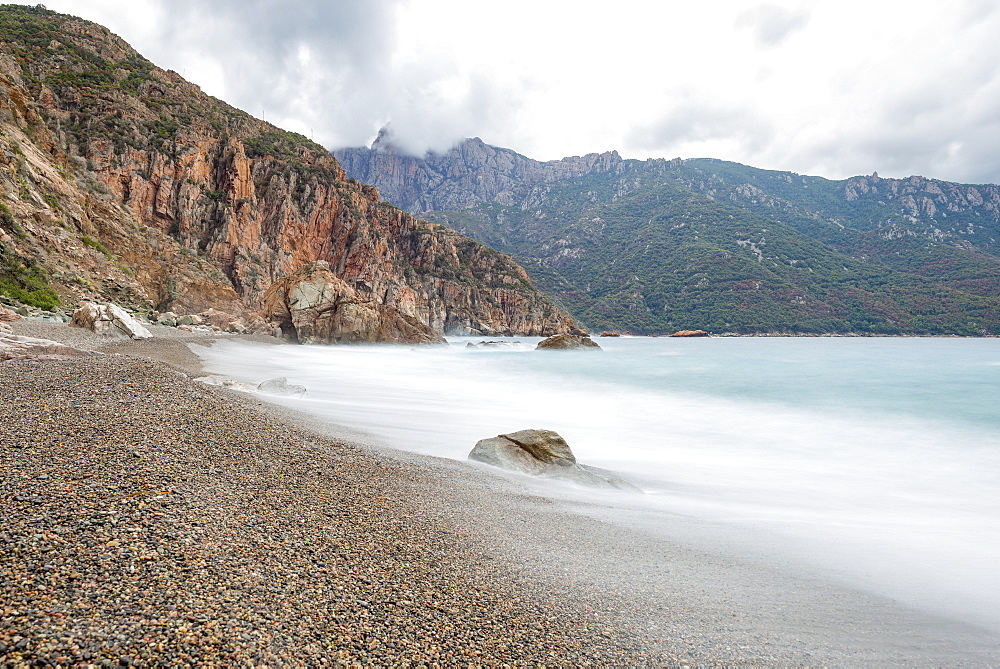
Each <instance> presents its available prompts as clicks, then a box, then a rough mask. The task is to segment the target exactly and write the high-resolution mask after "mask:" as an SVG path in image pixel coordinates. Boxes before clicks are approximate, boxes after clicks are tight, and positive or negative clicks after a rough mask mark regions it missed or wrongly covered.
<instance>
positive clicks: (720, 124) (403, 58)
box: [24, 0, 1000, 183]
mask: <svg viewBox="0 0 1000 669" xmlns="http://www.w3.org/2000/svg"><path fill="white" fill-rule="evenodd" d="M24 4H34V3H24ZM45 4H46V6H47V7H48V8H49V9H54V10H56V11H60V12H66V13H70V14H75V15H78V16H82V17H83V18H86V19H89V20H92V21H96V22H98V23H101V24H104V25H106V26H108V27H109V28H110V29H111V30H112V31H114V32H116V33H117V34H119V35H121V36H122V37H123V38H125V39H126V40H127V41H128V42H130V43H131V44H132V45H133V46H134V47H135V48H136V49H137V50H138V51H139V52H140V53H142V54H143V55H144V56H146V57H147V58H149V59H150V60H152V61H154V62H155V63H156V64H158V65H160V66H161V67H164V68H169V69H174V70H176V71H178V72H180V73H182V74H183V75H184V76H185V77H186V78H187V79H189V80H191V81H193V82H194V83H197V84H199V85H200V86H201V87H202V88H203V89H204V90H205V91H206V92H208V93H210V94H212V95H215V96H216V97H219V98H222V99H225V100H226V101H227V102H229V103H231V104H233V105H235V106H237V107H240V108H242V109H244V110H246V111H248V112H250V113H252V114H254V115H255V116H261V115H263V116H264V117H265V118H266V119H267V120H268V121H271V122H272V123H275V124H276V125H279V126H281V127H285V128H288V129H291V130H295V131H298V132H301V133H303V134H305V135H308V136H312V137H313V138H314V139H315V140H316V141H318V142H321V143H322V144H324V145H325V146H328V147H330V148H336V147H341V146H354V145H362V144H369V143H371V141H372V140H373V139H374V137H375V134H376V133H377V131H378V129H379V127H381V126H382V125H383V124H385V123H387V122H389V121H391V122H392V127H393V130H394V132H395V134H396V136H397V139H398V140H399V141H401V142H402V143H403V144H404V145H405V146H406V147H407V148H408V149H410V150H411V151H413V152H418V153H419V152H422V151H424V150H426V149H429V148H431V149H439V150H440V149H444V148H447V147H448V146H449V145H451V144H452V143H454V142H455V141H456V140H457V139H460V138H462V137H466V136H478V137H481V138H482V139H483V140H484V141H486V142H488V143H491V144H495V145H498V146H505V147H509V148H512V149H514V150H516V151H518V152H520V153H522V154H524V155H527V156H529V157H532V158H536V159H540V160H549V159H555V158H560V157H563V156H568V155H580V154H583V153H589V152H594V151H607V150H610V149H617V150H618V151H619V152H620V153H621V154H622V155H623V156H625V157H632V158H647V157H664V158H673V157H677V156H680V157H684V158H695V157H706V156H707V157H714V158H723V159H726V160H735V161H738V162H742V163H747V164H750V165H755V166H758V167H765V168H770V169H781V170H792V171H795V172H799V173H802V174H816V175H820V176H826V177H830V178H843V177H846V176H850V175H855V174H870V173H871V172H873V171H878V172H879V174H881V175H882V176H895V177H902V176H907V175H910V174H922V175H925V176H931V177H938V178H943V179H950V180H957V181H966V182H990V183H998V182H1000V39H998V37H997V36H998V35H1000V2H995V1H994V0H949V1H948V2H944V1H943V0H932V1H927V0H771V1H768V2H754V1H753V0H704V1H702V2H692V1H691V0H659V1H656V0H647V1H638V0H616V1H615V2H607V0H602V1H601V2H591V1H589V0H569V1H562V0H530V1H522V0H505V1H504V2H486V1H482V2H472V1H468V0H412V1H408V0H283V1H279V0H214V1H207V0H46V2H45Z"/></svg>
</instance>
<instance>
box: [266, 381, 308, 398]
mask: <svg viewBox="0 0 1000 669" xmlns="http://www.w3.org/2000/svg"><path fill="white" fill-rule="evenodd" d="M257 390H259V391H260V392H262V393H266V394H268V395H288V396H291V397H302V396H303V395H305V394H306V387H305V386H297V385H292V384H290V383H288V379H287V378H285V377H284V376H280V377H278V378H276V379H268V380H267V381H262V382H261V383H259V384H258V385H257Z"/></svg>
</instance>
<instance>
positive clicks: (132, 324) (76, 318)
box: [70, 302, 153, 339]
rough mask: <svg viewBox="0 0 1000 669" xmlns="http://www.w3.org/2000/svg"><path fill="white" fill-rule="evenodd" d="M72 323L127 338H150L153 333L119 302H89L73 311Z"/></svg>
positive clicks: (75, 325)
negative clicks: (118, 303) (120, 305)
mask: <svg viewBox="0 0 1000 669" xmlns="http://www.w3.org/2000/svg"><path fill="white" fill-rule="evenodd" d="M70 325H71V326H72V327H76V328H86V329H88V330H93V331H94V332H96V333H97V334H101V335H107V336H109V337H121V338H125V339H149V338H150V337H152V336H153V334H152V333H151V332H150V331H149V330H147V329H146V328H145V327H143V325H142V324H141V323H139V321H137V320H135V319H134V318H132V316H130V315H129V313H128V312H127V311H125V310H124V309H122V308H121V307H119V306H118V305H117V304H94V303H92V302H88V303H86V304H83V305H81V306H80V307H79V308H78V309H77V310H76V311H74V312H73V320H71V321H70Z"/></svg>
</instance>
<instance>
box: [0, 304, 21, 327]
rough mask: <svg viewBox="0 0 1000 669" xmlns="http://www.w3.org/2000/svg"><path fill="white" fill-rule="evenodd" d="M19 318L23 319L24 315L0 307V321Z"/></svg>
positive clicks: (11, 321) (9, 321)
mask: <svg viewBox="0 0 1000 669" xmlns="http://www.w3.org/2000/svg"><path fill="white" fill-rule="evenodd" d="M20 320H24V316H21V315H20V314H16V313H14V312H13V311H10V310H8V309H4V308H3V307H0V323H14V322H16V321H20Z"/></svg>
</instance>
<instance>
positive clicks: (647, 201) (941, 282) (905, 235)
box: [427, 160, 1000, 335]
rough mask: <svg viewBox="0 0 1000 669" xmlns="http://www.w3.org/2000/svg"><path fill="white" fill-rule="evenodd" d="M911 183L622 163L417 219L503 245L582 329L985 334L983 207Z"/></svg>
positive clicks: (996, 266)
mask: <svg viewBox="0 0 1000 669" xmlns="http://www.w3.org/2000/svg"><path fill="white" fill-rule="evenodd" d="M924 181H927V180H924ZM924 181H918V180H914V181H913V183H912V184H911V183H909V182H907V183H905V184H903V183H902V182H889V181H888V180H881V181H878V180H877V177H873V178H869V180H868V181H867V182H865V184H860V185H859V184H856V185H858V188H862V187H863V188H869V192H867V193H864V192H860V191H858V192H857V193H855V197H853V199H850V198H848V197H847V195H846V192H847V191H848V190H849V189H850V187H851V184H850V183H849V182H847V181H840V182H837V181H829V180H826V179H821V178H818V177H803V176H800V175H795V174H791V173H787V172H772V171H766V170H757V169H755V168H750V167H747V166H744V165H739V164H736V163H726V162H723V161H715V160H695V161H671V162H669V163H667V162H666V161H646V162H639V161H628V170H627V172H626V174H625V175H624V176H622V175H619V174H612V173H592V174H590V175H587V176H584V177H579V178H575V179H569V180H566V181H562V182H557V183H547V184H541V185H538V186H536V187H535V188H534V189H533V191H532V194H531V195H530V196H529V198H528V199H530V200H531V205H530V206H526V205H525V202H521V203H517V204H515V205H513V206H502V205H499V204H497V203H494V202H482V203H480V204H478V205H477V206H475V207H473V208H471V209H468V210H464V211H461V212H429V213H428V214H427V216H428V218H430V219H432V220H436V221H439V222H444V223H447V224H449V225H451V226H453V227H455V228H456V229H458V230H460V231H462V232H465V233H467V234H470V235H472V236H473V237H475V238H477V239H480V240H481V241H484V242H486V243H489V244H492V245H494V246H496V247H497V248H499V249H500V250H502V251H505V252H507V253H510V254H511V255H513V256H514V257H515V258H516V259H517V260H518V261H519V262H521V263H522V264H523V265H524V266H525V267H526V268H528V269H529V271H530V272H531V274H532V276H533V277H534V279H535V280H536V281H537V283H538V284H539V286H540V287H541V288H542V289H543V290H546V291H548V292H550V293H551V294H553V295H555V296H557V297H558V299H559V300H560V301H561V302H562V303H563V304H564V305H565V306H566V307H567V308H568V309H569V310H570V311H571V313H573V314H574V316H576V317H577V318H579V319H581V320H582V321H583V322H584V323H586V324H587V325H588V326H590V327H592V328H594V329H601V330H612V329H617V330H629V331H632V332H637V333H660V332H669V331H673V330H679V329H696V328H701V329H708V330H712V331H714V332H742V333H755V332H787V333H838V332H840V333H865V334H959V335H980V334H995V333H998V332H1000V299H998V298H1000V258H998V257H997V256H996V255H995V252H996V249H997V239H998V238H1000V226H998V225H997V216H996V210H995V209H994V210H991V209H989V208H988V207H986V206H984V207H981V208H979V209H976V208H974V207H964V208H962V207H958V206H957V205H956V204H955V203H954V202H951V201H950V200H948V197H947V193H949V192H951V191H954V192H958V193H959V195H961V193H963V192H967V191H968V188H973V187H965V186H961V185H954V184H946V183H945V182H933V183H930V182H928V183H924ZM869 182H870V183H869ZM949 188H950V189H951V191H949ZM988 188H992V189H994V191H995V187H979V190H982V191H983V193H986V189H988ZM921 189H926V190H927V193H929V194H930V196H933V197H935V198H937V200H938V201H940V204H939V205H938V208H939V209H941V210H942V211H943V212H944V213H945V218H947V224H946V225H945V224H943V223H942V222H941V221H942V217H941V216H940V214H941V213H942V211H939V212H937V213H938V218H937V219H935V220H931V219H929V218H928V217H926V216H924V217H921V216H917V215H914V213H913V212H914V211H916V212H917V214H919V213H920V211H921V210H920V209H919V206H921V204H920V203H923V205H922V206H923V207H924V208H925V209H926V210H927V211H930V210H933V209H934V207H932V206H928V205H926V203H925V202H924V200H922V199H920V198H923V197H925V196H924V195H923V194H922V193H923V191H922V190H921ZM939 191H940V193H943V194H939V193H938V192H939ZM977 192H978V191H977ZM907 197H909V199H906V198H907ZM969 197H970V198H972V199H973V200H976V197H977V196H976V195H975V194H972V195H970V196H969ZM973 224H975V225H976V226H978V227H977V228H976V230H978V231H979V234H972V233H969V232H968V231H969V230H971V229H972V228H971V227H970V226H972V225H973Z"/></svg>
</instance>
